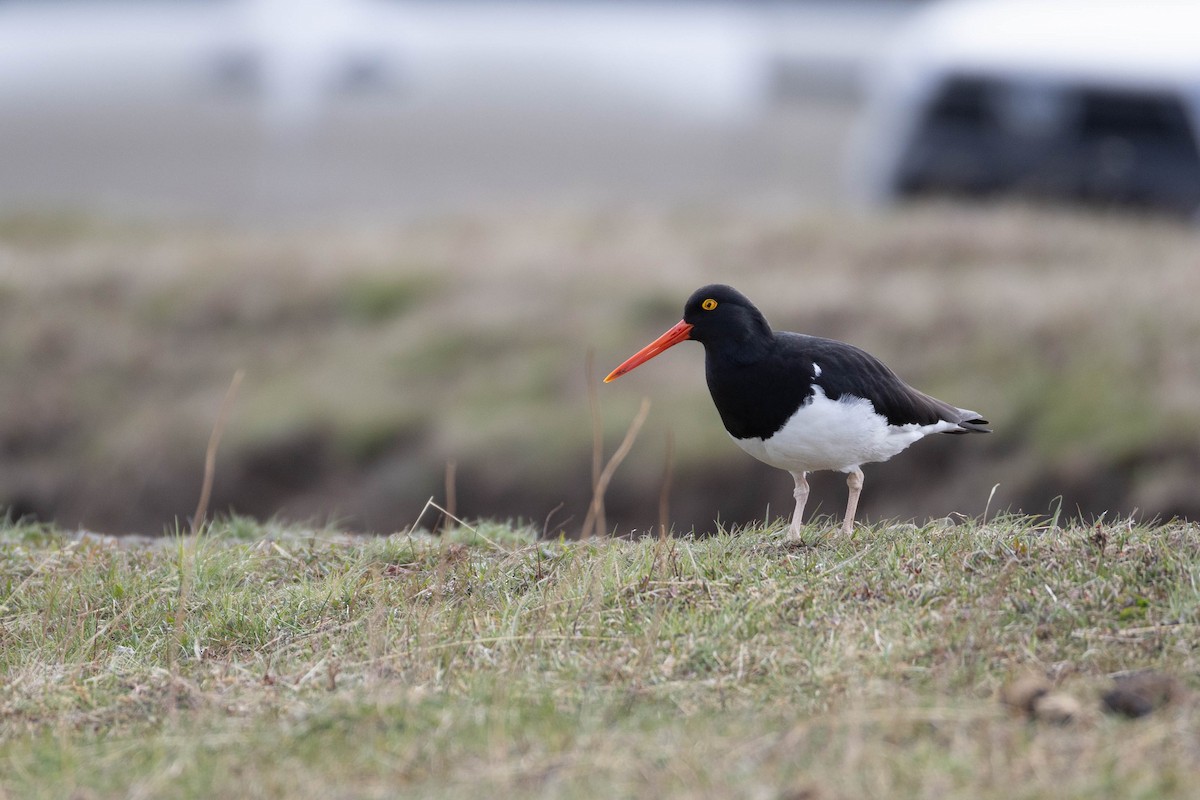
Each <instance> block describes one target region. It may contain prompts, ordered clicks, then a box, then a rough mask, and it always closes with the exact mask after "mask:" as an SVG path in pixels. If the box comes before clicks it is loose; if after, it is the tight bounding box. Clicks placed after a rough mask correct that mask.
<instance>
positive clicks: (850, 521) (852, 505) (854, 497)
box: [842, 467, 863, 536]
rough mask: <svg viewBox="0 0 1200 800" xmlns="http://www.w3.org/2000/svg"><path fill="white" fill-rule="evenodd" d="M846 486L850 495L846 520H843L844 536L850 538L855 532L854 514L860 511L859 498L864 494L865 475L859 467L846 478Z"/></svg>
mask: <svg viewBox="0 0 1200 800" xmlns="http://www.w3.org/2000/svg"><path fill="white" fill-rule="evenodd" d="M846 485H847V486H849V487H850V494H849V496H847V498H846V518H845V519H844V520H842V535H843V536H849V535H850V534H851V532H852V531H853V530H854V514H855V512H857V511H858V496H859V495H860V494H862V487H863V473H862V470H861V469H859V468H858V467H855V468H854V471H853V472H851V473H850V474H849V475H847V476H846Z"/></svg>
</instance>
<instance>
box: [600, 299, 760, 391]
mask: <svg viewBox="0 0 1200 800" xmlns="http://www.w3.org/2000/svg"><path fill="white" fill-rule="evenodd" d="M689 339H694V340H695V341H697V342H700V343H701V344H703V345H704V350H705V352H706V353H707V355H708V357H709V358H708V359H707V361H711V360H712V359H713V358H716V359H718V360H719V361H722V362H724V363H733V364H748V363H751V362H754V361H757V360H758V359H760V358H762V357H763V355H765V354H766V353H767V351H768V350H770V348H771V344H772V342H773V341H774V334H772V333H771V326H769V325H767V321H766V320H765V319H764V318H763V315H762V314H761V313H760V312H759V310H758V309H757V308H755V307H754V304H753V303H751V302H750V301H749V300H747V299H746V297H745V295H743V294H742V293H741V292H739V291H738V290H737V289H734V288H733V287H731V286H723V285H721V284H717V283H714V284H711V285H709V286H704V287H702V288H700V289H697V290H696V291H695V293H694V294H692V296H691V297H689V298H688V301H687V305H685V306H684V307H683V319H681V320H679V322H677V323H676V324H675V326H674V327H672V328H671V329H670V330H669V331H667V332H666V333H664V334H663V335H662V336H660V337H658V338H657V339H655V340H654V341H653V342H651V343H650V344H648V345H646V346H645V347H643V348H642V349H641V350H639V351H637V352H636V353H634V354H633V355H632V356H630V357H629V358H628V359H626V360H625V363H623V364H622V365H621V366H619V367H617V368H616V369H614V370H613V371H612V372H610V373H609V374H608V377H607V378H605V379H604V382H605V383H608V382H609V381H612V380H616V379H617V378H619V377H621V376H622V375H624V374H625V373H626V372H629V371H630V370H631V369H633V368H634V367H636V366H638V365H639V364H644V363H645V362H647V361H649V360H650V359H652V358H654V357H655V356H656V355H658V354H659V353H661V352H663V351H664V350H667V349H668V348H671V347H674V346H675V345H677V344H679V343H680V342H686V341H687V340H689Z"/></svg>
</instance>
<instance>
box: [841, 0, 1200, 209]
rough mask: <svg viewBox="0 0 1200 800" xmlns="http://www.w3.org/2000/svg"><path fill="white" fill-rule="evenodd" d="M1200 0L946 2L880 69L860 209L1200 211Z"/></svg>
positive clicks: (861, 155) (865, 138)
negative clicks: (1006, 199) (977, 203)
mask: <svg viewBox="0 0 1200 800" xmlns="http://www.w3.org/2000/svg"><path fill="white" fill-rule="evenodd" d="M1198 132H1200V2H1190V1H1189V0H1128V1H1127V0H951V1H950V2H944V3H937V4H935V5H932V6H930V7H928V8H927V9H925V10H923V11H922V12H921V13H919V14H917V15H916V16H915V17H914V18H913V20H912V21H911V22H910V24H909V25H908V26H906V27H905V28H904V30H903V31H902V32H901V33H900V34H899V36H898V38H897V39H896V41H895V42H894V46H893V48H892V49H891V50H890V52H889V53H888V54H887V55H886V56H885V57H884V58H882V59H881V60H880V62H879V64H878V68H877V70H876V71H875V72H874V74H873V76H872V80H871V83H870V85H869V87H868V105H867V109H866V111H865V113H864V117H863V125H862V129H861V131H860V136H859V139H858V142H857V147H856V149H855V151H854V157H853V160H852V163H853V167H852V169H853V171H854V176H853V177H854V181H855V183H856V188H857V189H858V190H859V191H860V194H862V195H863V196H864V199H866V200H868V201H869V202H876V203H881V202H882V203H886V202H890V201H893V200H896V199H898V198H903V197H908V196H913V195H920V194H926V193H934V192H937V193H943V192H945V193H952V194H961V195H969V196H988V195H993V194H1000V193H1016V194H1020V195H1025V196H1034V197H1047V198H1062V199H1068V200H1074V201H1081V202H1086V203H1096V204H1103V205H1122V206H1138V207H1147V208H1156V209H1164V210H1168V211H1172V212H1178V213H1182V214H1185V215H1190V216H1195V215H1196V214H1197V212H1198V211H1200V138H1198Z"/></svg>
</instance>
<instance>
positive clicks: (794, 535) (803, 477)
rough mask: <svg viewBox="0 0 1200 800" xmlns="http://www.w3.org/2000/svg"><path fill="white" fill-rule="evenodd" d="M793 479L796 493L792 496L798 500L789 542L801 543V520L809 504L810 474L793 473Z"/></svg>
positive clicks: (790, 528)
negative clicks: (805, 507) (805, 506)
mask: <svg viewBox="0 0 1200 800" xmlns="http://www.w3.org/2000/svg"><path fill="white" fill-rule="evenodd" d="M792 477H793V478H795V479H796V491H794V492H792V496H793V497H795V498H796V510H795V511H794V512H792V525H791V527H789V528H788V533H787V541H789V542H799V541H801V540H802V537H801V536H800V520H801V518H802V517H803V516H804V504H805V503H807V502H808V473H806V472H793V473H792Z"/></svg>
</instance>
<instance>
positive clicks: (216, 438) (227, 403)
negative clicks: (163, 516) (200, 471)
mask: <svg viewBox="0 0 1200 800" xmlns="http://www.w3.org/2000/svg"><path fill="white" fill-rule="evenodd" d="M245 376H246V370H244V369H239V370H238V371H237V372H235V373H233V380H231V381H230V382H229V389H228V390H227V391H226V392H225V399H224V400H222V401H221V410H220V411H219V412H217V421H216V422H215V423H214V424H213V429H212V433H211V434H210V435H209V437H208V449H207V450H206V451H205V453H204V482H203V483H202V484H201V486H200V500H199V501H198V502H197V503H196V513H195V514H193V515H192V534H193V535H195V534H196V533H198V532H199V530H200V527H201V526H202V525H203V524H204V518H205V516H207V514H208V500H209V498H210V497H211V496H212V485H213V476H214V475H215V473H216V470H217V448H218V447H219V446H220V444H221V435H222V434H224V433H225V425H226V424H227V423H228V422H229V412H230V411H231V410H232V408H233V400H234V398H235V397H237V391H238V387H239V386H241V385H242V378H244V377H245Z"/></svg>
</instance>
